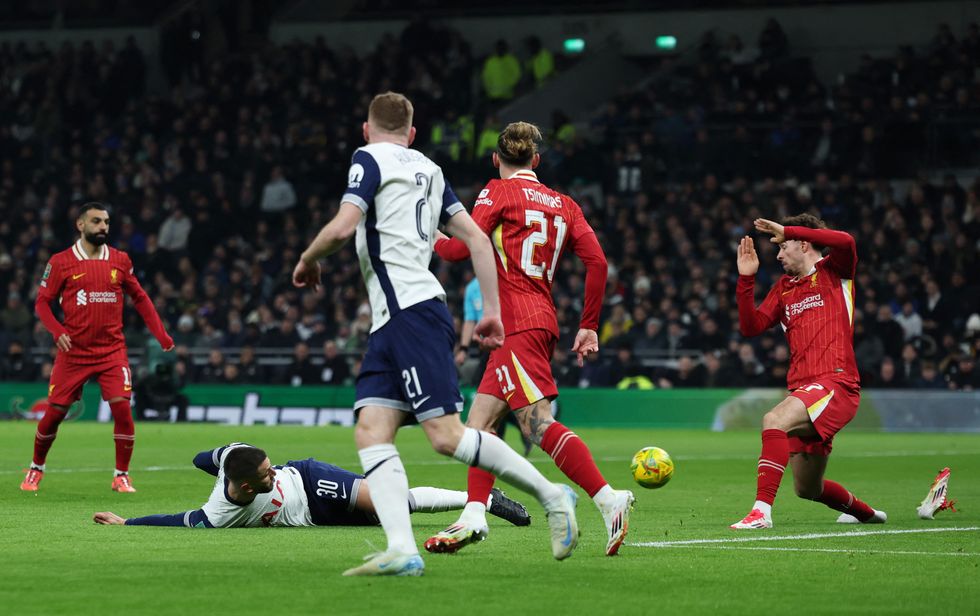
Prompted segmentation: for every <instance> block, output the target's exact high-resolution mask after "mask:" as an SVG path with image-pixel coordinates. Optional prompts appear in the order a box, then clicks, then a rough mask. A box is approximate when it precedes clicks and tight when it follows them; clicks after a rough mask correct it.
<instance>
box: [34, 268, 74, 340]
mask: <svg viewBox="0 0 980 616" xmlns="http://www.w3.org/2000/svg"><path fill="white" fill-rule="evenodd" d="M64 286H65V273H64V269H63V268H62V266H61V264H60V263H59V262H57V261H56V260H55V259H53V258H52V259H51V260H50V261H48V264H47V265H46V266H45V268H44V273H43V274H42V275H41V282H40V284H39V286H38V292H37V300H36V301H35V302H34V312H35V313H36V314H37V318H38V319H40V320H41V323H43V324H44V328H45V329H47V330H48V332H49V333H50V334H51V335H52V336H53V337H54V339H55V340H56V341H57V340H58V338H60V337H61V335H62V334H66V333H68V330H66V329H65V326H64V325H62V324H61V322H60V321H58V319H56V318H55V316H54V312H53V311H52V310H51V302H53V301H54V300H55V299H57V297H58V296H59V295H61V289H62V288H63V287H64Z"/></svg>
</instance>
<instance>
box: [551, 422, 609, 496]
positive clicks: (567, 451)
mask: <svg viewBox="0 0 980 616" xmlns="http://www.w3.org/2000/svg"><path fill="white" fill-rule="evenodd" d="M541 449H544V451H545V453H547V454H548V455H549V456H551V457H552V459H553V460H554V461H555V464H556V465H557V466H558V468H560V469H561V472H563V473H565V475H567V476H568V478H569V479H571V480H572V481H574V482H575V483H576V484H578V485H579V486H580V487H581V488H582V489H583V490H585V491H586V493H588V495H589V496H590V497H592V496H595V495H596V493H597V492H598V491H599V490H601V489H602V487H603V486H605V485H607V483H608V482H607V481H606V480H605V479H604V478H603V477H602V473H600V472H599V469H598V468H597V467H596V465H595V460H593V459H592V452H591V451H589V447H588V446H587V445H586V444H585V443H584V442H583V441H582V439H580V438H579V437H578V435H577V434H575V433H574V432H572V431H571V430H569V429H568V428H566V427H565V426H563V425H562V424H560V423H558V422H557V421H556V422H554V423H553V424H551V425H550V426H548V429H547V430H545V431H544V436H543V437H542V438H541Z"/></svg>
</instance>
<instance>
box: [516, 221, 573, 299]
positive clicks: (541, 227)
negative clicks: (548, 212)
mask: <svg viewBox="0 0 980 616" xmlns="http://www.w3.org/2000/svg"><path fill="white" fill-rule="evenodd" d="M524 223H525V224H526V225H527V227H528V228H530V229H533V228H535V227H537V229H536V230H534V231H532V232H531V234H530V235H528V236H527V237H526V238H524V243H523V244H522V245H521V269H523V270H524V273H525V274H527V275H528V276H530V277H531V278H544V274H545V270H544V268H545V265H546V264H545V262H544V261H541V262H540V263H539V262H535V260H534V249H535V248H537V247H538V246H546V245H547V244H548V233H549V231H550V230H551V229H550V227H549V226H548V219H547V218H546V217H545V215H544V212H539V211H538V210H525V211H524ZM553 224H554V227H555V231H556V234H557V235H556V237H555V251H554V254H553V255H552V258H551V267H549V268H548V282H549V283H550V282H552V281H554V279H555V268H556V267H557V266H558V257H559V256H560V255H561V248H562V245H564V243H565V234H566V232H567V231H568V225H566V224H565V219H564V218H562V217H561V216H555V219H554V221H553Z"/></svg>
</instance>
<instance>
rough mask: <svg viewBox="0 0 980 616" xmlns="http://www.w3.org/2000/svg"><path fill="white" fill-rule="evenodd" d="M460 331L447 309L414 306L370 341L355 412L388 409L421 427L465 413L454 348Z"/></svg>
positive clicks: (439, 304)
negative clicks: (407, 416)
mask: <svg viewBox="0 0 980 616" xmlns="http://www.w3.org/2000/svg"><path fill="white" fill-rule="evenodd" d="M455 345H456V328H455V327H454V325H453V319H452V317H451V316H450V315H449V309H448V308H446V304H444V303H443V302H441V301H439V300H437V299H430V300H427V301H424V302H420V303H418V304H415V305H414V306H409V307H408V308H406V309H404V310H402V311H401V312H399V313H398V314H396V315H395V316H394V317H392V318H391V320H390V321H388V322H387V323H386V324H385V325H384V326H383V327H382V328H381V329H379V330H378V331H376V332H374V333H373V334H371V336H370V337H369V338H368V349H367V353H366V354H365V355H364V361H363V362H362V363H361V372H360V374H358V375H357V402H355V403H354V410H355V411H357V410H358V409H360V408H362V407H365V406H383V407H388V408H393V409H397V410H399V411H404V412H406V413H412V414H413V415H414V416H415V419H416V420H418V421H419V422H422V421H425V420H427V419H433V418H435V417H441V416H443V415H449V414H452V413H459V412H461V411H462V410H463V397H462V396H461V395H460V393H459V380H458V378H457V376H456V362H455V361H454V360H453V347H454V346H455Z"/></svg>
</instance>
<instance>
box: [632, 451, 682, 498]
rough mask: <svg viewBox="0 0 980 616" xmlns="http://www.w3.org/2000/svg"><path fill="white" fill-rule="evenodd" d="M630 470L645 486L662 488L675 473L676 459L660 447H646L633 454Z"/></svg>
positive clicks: (637, 480)
mask: <svg viewBox="0 0 980 616" xmlns="http://www.w3.org/2000/svg"><path fill="white" fill-rule="evenodd" d="M630 472H631V473H633V479H634V480H636V483H638V484H640V485H641V486H643V487H644V488H650V489H656V488H662V487H663V486H665V485H666V484H667V482H668V481H670V478H671V477H672V476H673V474H674V461H673V460H671V459H670V454H668V453H667V452H666V451H664V450H663V449H661V448H659V447H644V448H643V449H641V450H639V451H637V452H636V455H634V456H633V461H632V462H631V463H630Z"/></svg>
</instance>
